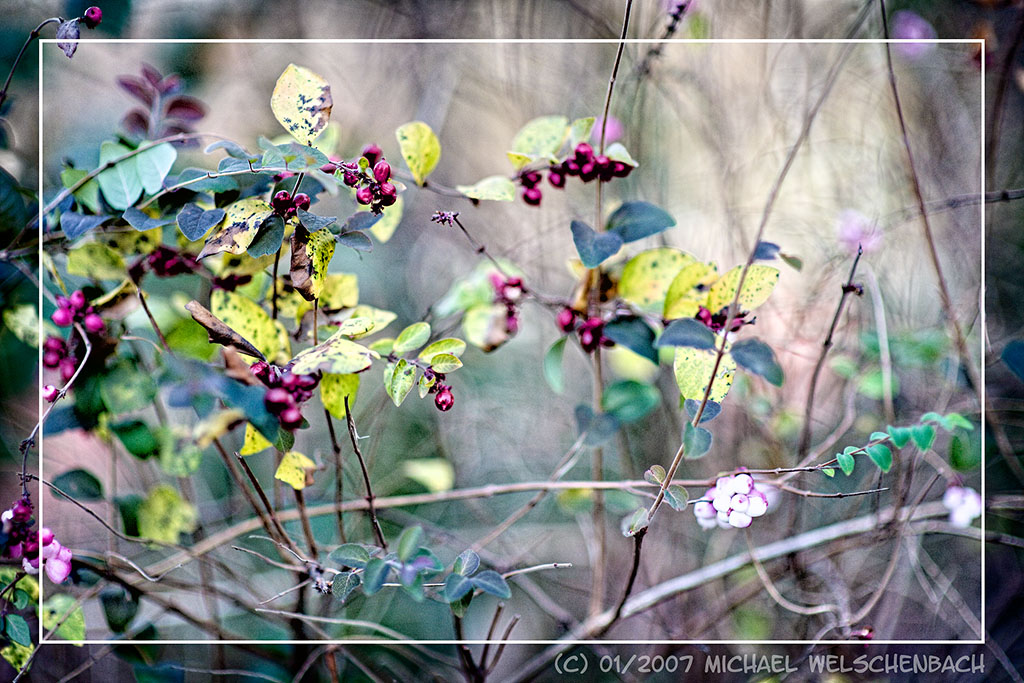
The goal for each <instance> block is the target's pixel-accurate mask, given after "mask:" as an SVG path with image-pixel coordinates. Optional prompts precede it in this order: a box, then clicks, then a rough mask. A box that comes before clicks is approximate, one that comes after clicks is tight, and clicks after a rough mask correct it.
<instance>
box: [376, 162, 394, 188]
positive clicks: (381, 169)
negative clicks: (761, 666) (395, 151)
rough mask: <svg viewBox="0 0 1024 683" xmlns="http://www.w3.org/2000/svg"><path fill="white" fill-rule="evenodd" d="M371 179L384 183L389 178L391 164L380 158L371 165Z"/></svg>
mask: <svg viewBox="0 0 1024 683" xmlns="http://www.w3.org/2000/svg"><path fill="white" fill-rule="evenodd" d="M373 179H374V180H376V181H377V182H378V183H386V182H387V181H389V180H391V164H389V163H388V162H386V161H385V160H384V159H381V160H380V161H378V162H377V163H376V164H374V165H373Z"/></svg>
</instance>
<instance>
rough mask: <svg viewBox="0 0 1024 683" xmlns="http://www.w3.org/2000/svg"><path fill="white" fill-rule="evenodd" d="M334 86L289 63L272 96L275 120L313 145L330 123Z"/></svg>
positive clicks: (272, 109) (293, 134)
mask: <svg viewBox="0 0 1024 683" xmlns="http://www.w3.org/2000/svg"><path fill="white" fill-rule="evenodd" d="M333 106H334V100H333V99H332V98H331V86H330V85H329V84H328V83H327V81H326V80H325V79H324V77H323V76H321V75H320V74H317V73H314V72H313V71H310V70H309V69H307V68H306V67H303V66H296V65H295V64H289V65H288V68H286V69H285V70H284V72H283V73H282V74H281V76H280V77H279V78H278V79H277V84H276V85H275V86H274V92H273V94H272V95H271V96H270V109H271V111H273V112H274V117H275V118H276V119H277V120H278V122H279V123H280V124H281V125H282V126H284V129H285V130H286V131H288V132H289V133H291V134H292V137H294V138H295V139H296V140H298V141H299V142H301V143H302V144H304V145H312V144H313V142H314V141H316V139H317V138H318V137H319V136H320V134H321V133H323V132H324V129H326V128H327V123H328V122H329V121H330V120H331V108H332V107H333Z"/></svg>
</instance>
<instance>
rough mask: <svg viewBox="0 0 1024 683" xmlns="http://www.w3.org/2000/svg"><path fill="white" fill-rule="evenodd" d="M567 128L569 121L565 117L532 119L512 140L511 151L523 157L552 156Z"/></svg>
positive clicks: (556, 150)
mask: <svg viewBox="0 0 1024 683" xmlns="http://www.w3.org/2000/svg"><path fill="white" fill-rule="evenodd" d="M568 126H569V119H568V117H565V116H539V117H537V118H535V119H532V120H531V121H529V122H527V124H526V125H525V126H523V127H522V128H520V129H519V132H518V133H516V136H515V137H514V138H513V139H512V151H513V152H515V153H516V154H519V155H523V156H525V157H547V156H553V155H555V154H556V153H557V152H558V150H559V149H560V148H561V146H562V142H563V141H565V136H566V133H567V132H568V130H567V128H568ZM518 168H521V166H517V170H518Z"/></svg>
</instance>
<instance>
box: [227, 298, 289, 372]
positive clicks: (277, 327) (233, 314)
mask: <svg viewBox="0 0 1024 683" xmlns="http://www.w3.org/2000/svg"><path fill="white" fill-rule="evenodd" d="M210 312H211V313H213V314H214V315H215V316H217V317H218V318H219V319H220V320H222V321H224V323H225V324H226V325H227V326H228V327H230V328H231V329H232V330H234V331H235V332H237V333H238V334H240V335H242V337H244V338H245V339H247V340H248V341H249V342H250V343H251V344H252V345H253V346H255V347H256V348H257V349H259V351H260V353H262V354H263V355H264V356H266V357H267V358H268V359H269V360H271V361H273V360H274V359H275V358H276V357H277V356H278V355H279V354H280V353H281V352H282V351H283V352H285V353H286V354H287V353H288V352H289V350H290V349H289V347H290V344H289V341H288V334H287V332H284V333H282V330H283V326H282V325H281V324H280V323H279V322H276V321H274V320H272V319H271V318H270V316H269V315H268V314H267V312H266V311H265V310H263V307H262V306H260V305H259V304H258V303H256V302H255V301H253V300H252V299H250V298H249V297H247V296H244V295H242V294H239V293H238V292H228V291H226V290H223V289H215V290H213V293H212V294H211V295H210Z"/></svg>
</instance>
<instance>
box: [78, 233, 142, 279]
mask: <svg viewBox="0 0 1024 683" xmlns="http://www.w3.org/2000/svg"><path fill="white" fill-rule="evenodd" d="M67 271H68V274H69V275H80V276H82V277H90V278H96V279H98V280H123V279H124V278H125V276H126V275H127V272H128V268H127V266H126V265H125V263H124V259H123V258H122V257H121V254H119V253H117V252H116V251H114V250H113V249H111V248H110V247H108V246H107V245H105V244H102V243H100V242H86V243H85V244H83V245H82V246H80V247H78V248H76V249H72V250H71V251H69V252H68V263H67Z"/></svg>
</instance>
